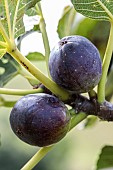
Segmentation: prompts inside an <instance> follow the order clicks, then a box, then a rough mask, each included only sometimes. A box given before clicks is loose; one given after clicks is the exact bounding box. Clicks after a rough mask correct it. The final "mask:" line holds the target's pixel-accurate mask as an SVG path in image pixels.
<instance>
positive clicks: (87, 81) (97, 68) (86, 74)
mask: <svg viewBox="0 0 113 170" xmlns="http://www.w3.org/2000/svg"><path fill="white" fill-rule="evenodd" d="M49 70H50V75H51V77H52V79H53V81H55V82H56V83H57V84H58V85H59V86H61V87H62V88H64V89H65V90H67V91H69V92H72V93H76V94H80V93H85V92H88V91H90V90H91V89H93V88H94V87H95V86H96V85H97V84H98V83H99V81H100V77H101V74H102V63H101V59H100V54H99V52H98V49H97V48H96V47H95V46H94V45H93V44H92V42H90V41H89V40H88V39H86V38H85V37H82V36H78V35H75V36H67V37H64V38H62V39H61V40H60V41H59V42H58V43H57V44H56V46H55V47H54V48H53V49H52V51H51V53H50V59H49Z"/></svg>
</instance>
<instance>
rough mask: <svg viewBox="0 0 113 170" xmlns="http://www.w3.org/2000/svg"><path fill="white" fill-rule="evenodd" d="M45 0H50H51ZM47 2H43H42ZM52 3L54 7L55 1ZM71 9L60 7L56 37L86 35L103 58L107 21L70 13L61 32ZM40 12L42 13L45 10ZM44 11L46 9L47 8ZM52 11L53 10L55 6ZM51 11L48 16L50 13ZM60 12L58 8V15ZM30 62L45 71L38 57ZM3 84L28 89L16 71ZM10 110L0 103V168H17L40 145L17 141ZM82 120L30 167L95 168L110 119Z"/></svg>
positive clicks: (107, 140)
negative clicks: (35, 145)
mask: <svg viewBox="0 0 113 170" xmlns="http://www.w3.org/2000/svg"><path fill="white" fill-rule="evenodd" d="M62 2H63V0H62ZM49 3H52V1H51V2H49ZM49 3H48V4H49ZM54 3H55V2H54ZM45 4H46V3H45ZM48 4H46V6H47V5H48ZM43 5H44V4H43ZM54 6H55V7H56V5H54ZM67 9H68V10H67ZM53 10H54V9H53ZM66 10H67V12H66ZM72 10H73V9H72V7H71V8H70V7H67V8H66V9H65V10H64V13H63V16H62V18H61V20H60V21H59V27H58V29H57V32H58V35H59V37H60V38H62V37H63V36H65V35H66V34H67V35H70V34H72V33H73V34H79V35H83V36H85V37H87V38H88V39H90V40H91V41H92V42H93V43H94V44H95V45H96V46H97V48H98V49H99V51H100V53H101V57H102V58H103V54H104V52H105V48H106V44H107V39H108V34H109V23H108V22H97V21H94V20H89V19H82V20H81V22H78V20H76V21H77V24H76V22H75V23H74V20H75V18H76V14H75V13H74V17H75V18H73V19H74V20H72V21H73V23H74V25H73V27H70V30H68V31H67V30H66V32H65V29H67V27H66V26H67V23H68V21H70V12H71V11H72ZM44 12H45V13H44V14H45V16H46V14H47V11H44ZM48 12H50V11H49V10H48ZM53 12H54V11H53ZM55 12H56V13H57V7H56V11H55ZM50 15H51V14H50ZM53 15H54V14H53ZM53 15H51V16H50V17H53ZM60 15H61V11H60V14H59V16H60ZM71 17H72V16H71ZM77 17H78V16H77ZM79 17H81V16H79ZM46 19H47V17H46ZM71 19H72V18H71ZM57 20H58V18H56V22H57ZM50 21H51V20H50ZM50 21H49V22H50ZM53 21H54V18H53ZM52 24H53V27H54V29H56V25H54V22H52ZM55 24H56V23H55ZM71 24H72V23H71ZM60 26H61V27H60ZM50 27H51V25H49V26H48V25H47V30H49V29H50ZM62 30H63V31H62ZM54 31H55V30H53V32H54ZM53 32H52V31H51V30H50V31H49V34H48V35H49V39H50V45H51V47H53V46H54V44H55V43H56V42H57V41H56V39H55V40H54V36H53ZM64 33H65V35H64ZM58 35H57V40H58ZM30 36H32V35H30ZM27 41H28V39H27ZM31 42H32V41H31V40H30V41H28V44H27V46H26V41H25V42H24V47H22V49H21V50H22V53H23V54H24V53H26V51H25V46H26V48H27V49H29V47H30V46H32V47H33V46H34V44H36V42H34V44H30V43H31ZM41 43H42V42H41ZM22 46H23V44H22ZM37 46H38V45H37ZM42 46H43V45H42ZM42 50H43V47H42ZM41 52H42V51H41ZM34 64H36V66H37V67H38V68H39V69H41V70H42V71H43V72H44V73H45V74H46V66H45V63H44V62H41V61H38V62H35V63H34ZM5 87H7V88H16V89H25V88H26V89H31V86H30V84H29V83H28V81H27V80H26V79H25V78H23V77H22V76H20V75H18V76H16V77H15V78H14V79H12V80H11V81H10V82H8V84H7V85H6V86H5ZM2 96H3V97H4V98H5V99H6V100H8V101H9V100H11V101H15V100H18V99H19V98H20V97H19V96H17V97H15V96H8V95H2ZM111 102H112V100H111ZM10 111H11V108H5V107H0V139H1V145H0V170H19V169H20V168H21V167H22V166H23V165H24V164H25V163H26V162H27V161H28V160H29V159H30V158H31V157H32V156H33V155H34V154H35V153H36V152H37V151H38V150H39V149H40V148H38V147H34V146H30V145H28V144H26V143H24V142H22V141H20V140H19V139H18V138H17V137H16V136H15V135H14V133H13V132H12V130H11V127H10V123H9V116H10ZM84 124H85V121H83V122H81V123H80V124H79V125H78V126H77V127H76V128H74V129H73V130H72V131H71V132H69V133H68V134H67V136H66V137H65V138H64V139H63V140H62V141H60V142H59V143H58V144H57V145H56V146H55V147H54V148H53V150H52V151H50V152H49V153H48V155H47V156H46V157H45V158H44V159H43V160H41V162H40V163H39V164H38V165H37V166H36V167H35V168H34V170H95V165H96V161H97V160H98V156H99V154H100V151H101V148H102V147H103V146H104V145H113V133H112V129H113V123H112V122H111V123H110V122H103V121H101V120H99V119H98V120H97V122H96V124H95V125H94V126H92V127H87V128H84Z"/></svg>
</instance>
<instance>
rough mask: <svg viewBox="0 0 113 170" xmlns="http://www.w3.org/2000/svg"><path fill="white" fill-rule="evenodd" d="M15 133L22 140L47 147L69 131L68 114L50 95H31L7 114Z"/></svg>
mask: <svg viewBox="0 0 113 170" xmlns="http://www.w3.org/2000/svg"><path fill="white" fill-rule="evenodd" d="M10 124H11V128H12V130H13V131H14V133H15V134H16V135H17V136H18V137H19V138H20V139H21V140H22V141H24V142H26V143H28V144H30V145H35V146H40V147H42V146H47V145H51V144H53V143H56V142H58V141H60V140H61V139H62V138H63V137H64V136H65V135H66V133H67V132H68V130H69V124H70V114H69V112H68V109H67V108H66V106H65V105H64V103H63V102H62V101H60V100H59V99H58V98H56V97H55V96H52V95H49V94H42V93H40V94H30V95H26V96H24V97H22V98H21V99H20V100H19V101H17V103H16V104H15V106H14V108H13V109H12V111H11V114H10Z"/></svg>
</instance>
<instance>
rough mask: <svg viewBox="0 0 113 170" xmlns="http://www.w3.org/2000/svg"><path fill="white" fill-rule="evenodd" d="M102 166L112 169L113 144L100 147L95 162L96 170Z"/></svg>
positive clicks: (102, 167)
mask: <svg viewBox="0 0 113 170" xmlns="http://www.w3.org/2000/svg"><path fill="white" fill-rule="evenodd" d="M104 168H107V169H108V168H112V169H113V146H105V147H104V148H102V151H101V154H100V156H99V160H98V162H97V168H96V170H100V169H101V170H102V169H104ZM107 169H106V170H107Z"/></svg>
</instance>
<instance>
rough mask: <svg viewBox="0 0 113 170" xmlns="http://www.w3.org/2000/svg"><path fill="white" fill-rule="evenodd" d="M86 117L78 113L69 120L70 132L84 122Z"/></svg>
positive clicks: (82, 113) (84, 114)
mask: <svg viewBox="0 0 113 170" xmlns="http://www.w3.org/2000/svg"><path fill="white" fill-rule="evenodd" d="M87 116H88V115H87V114H86V113H84V112H80V113H79V114H78V115H76V116H73V118H72V119H71V126H70V130H71V129H73V128H74V127H75V126H76V125H77V124H78V123H80V122H81V121H82V120H84V119H85V118H86V117H87Z"/></svg>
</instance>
